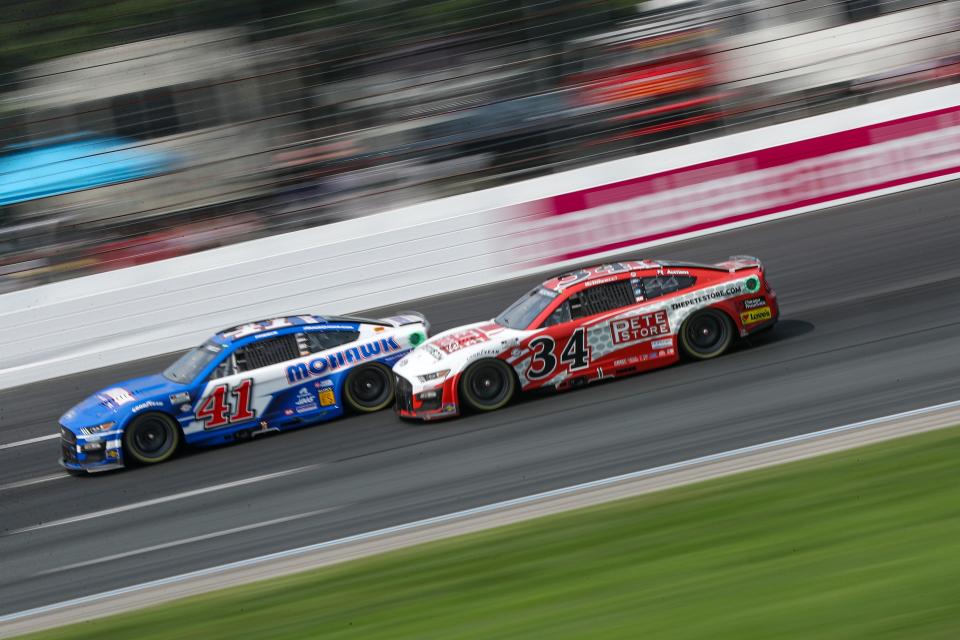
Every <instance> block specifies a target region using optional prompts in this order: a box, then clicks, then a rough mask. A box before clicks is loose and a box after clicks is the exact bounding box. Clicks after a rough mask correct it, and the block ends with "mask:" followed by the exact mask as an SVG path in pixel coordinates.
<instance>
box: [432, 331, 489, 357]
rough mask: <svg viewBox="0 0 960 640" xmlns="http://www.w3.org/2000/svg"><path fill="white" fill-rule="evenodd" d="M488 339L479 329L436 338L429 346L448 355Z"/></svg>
mask: <svg viewBox="0 0 960 640" xmlns="http://www.w3.org/2000/svg"><path fill="white" fill-rule="evenodd" d="M489 339H490V338H489V336H487V334H486V333H484V332H483V331H480V330H479V329H467V330H466V331H460V332H459V333H454V334H451V335H449V336H444V337H442V338H437V339H435V340H434V341H433V342H431V343H430V344H432V345H434V346H436V347H437V348H438V349H440V350H441V351H443V352H445V353H447V354H450V353H455V352H457V351H460V350H462V349H465V348H467V347H470V346H473V345H475V344H480V343H481V342H486V341H487V340H489Z"/></svg>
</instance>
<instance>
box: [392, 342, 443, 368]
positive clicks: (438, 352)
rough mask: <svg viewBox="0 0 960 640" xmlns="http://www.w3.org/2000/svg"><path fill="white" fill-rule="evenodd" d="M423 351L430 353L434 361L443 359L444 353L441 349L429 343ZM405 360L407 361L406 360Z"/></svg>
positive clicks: (424, 346)
mask: <svg viewBox="0 0 960 640" xmlns="http://www.w3.org/2000/svg"><path fill="white" fill-rule="evenodd" d="M423 350H424V351H426V352H427V353H429V354H430V355H431V356H433V359H434V360H442V359H443V351H441V350H440V349H437V348H436V347H435V346H433V345H432V344H430V343H429V342H428V343H427V344H425V345H423ZM404 360H406V358H404ZM400 364H403V363H402V362H401V363H400Z"/></svg>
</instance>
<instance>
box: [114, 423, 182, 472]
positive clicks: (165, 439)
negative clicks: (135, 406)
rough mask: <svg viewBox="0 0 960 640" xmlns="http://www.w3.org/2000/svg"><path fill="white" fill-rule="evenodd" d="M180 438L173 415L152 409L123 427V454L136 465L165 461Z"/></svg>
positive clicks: (178, 446) (172, 452)
mask: <svg viewBox="0 0 960 640" xmlns="http://www.w3.org/2000/svg"><path fill="white" fill-rule="evenodd" d="M182 441H183V436H182V434H181V433H180V427H179V425H177V423H176V421H175V420H174V419H173V418H171V417H170V416H168V415H167V414H165V413H158V412H156V411H152V412H150V413H143V414H140V415H139V416H137V417H136V418H134V419H133V420H132V421H131V422H130V424H128V425H127V427H126V428H125V429H124V430H123V457H124V460H125V461H128V462H133V463H136V464H156V463H158V462H163V461H165V460H169V459H170V458H171V457H172V456H173V454H174V453H176V451H177V449H178V448H180V443H181V442H182Z"/></svg>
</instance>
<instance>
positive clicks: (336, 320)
mask: <svg viewBox="0 0 960 640" xmlns="http://www.w3.org/2000/svg"><path fill="white" fill-rule="evenodd" d="M361 324H372V325H378V326H383V327H391V326H394V325H393V324H391V323H390V322H388V321H386V320H372V319H370V318H358V317H355V316H318V315H315V314H302V315H297V316H280V317H277V318H269V319H267V320H255V321H253V322H245V323H243V324H238V325H236V326H234V327H228V328H226V329H221V330H220V331H217V332H216V333H215V334H214V336H213V341H214V342H216V343H218V344H221V345H230V344H233V343H235V342H237V341H238V340H243V339H246V338H250V337H252V336H258V335H261V334H264V333H273V332H285V331H289V330H291V329H295V328H297V327H305V326H316V327H319V326H322V325H329V326H330V328H331V329H336V328H344V329H346V328H349V329H356V328H357V326H358V325H361Z"/></svg>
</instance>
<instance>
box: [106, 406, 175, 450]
mask: <svg viewBox="0 0 960 640" xmlns="http://www.w3.org/2000/svg"><path fill="white" fill-rule="evenodd" d="M152 413H155V414H157V415H161V416H164V417H167V418H170V422H172V423H173V425H174V426H175V427H176V428H177V431H179V432H180V442H181V443H183V442H184V434H183V426H182V425H181V424H180V421H179V420H177V419H176V417H174V415H173V414H172V413H170V412H169V411H160V410H157V409H154V410H152V411H143V412H142V413H138V414H136V415H133V416H130V418H129V419H128V420H127V421H126V422H125V423H123V426H122V427H120V444H121V445H122V444H123V436H124V435H125V434H126V433H127V427H129V426H130V424H131V423H132V422H133V421H134V420H136V419H137V418H140V417H142V416H147V415H150V414H152Z"/></svg>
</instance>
